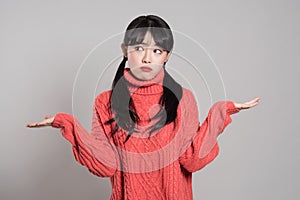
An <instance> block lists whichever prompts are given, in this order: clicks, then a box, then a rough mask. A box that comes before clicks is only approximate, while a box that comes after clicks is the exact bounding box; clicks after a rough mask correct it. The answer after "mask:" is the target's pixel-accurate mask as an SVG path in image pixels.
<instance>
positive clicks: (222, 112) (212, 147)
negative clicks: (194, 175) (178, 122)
mask: <svg viewBox="0 0 300 200" xmlns="http://www.w3.org/2000/svg"><path fill="white" fill-rule="evenodd" d="M188 96H189V98H188V104H187V106H186V108H185V110H186V112H185V113H186V114H185V115H186V119H188V120H187V123H189V121H191V123H189V124H188V125H186V126H187V127H188V128H187V130H188V131H192V132H195V134H193V137H192V138H193V139H192V141H191V142H190V143H189V146H187V148H186V150H185V152H184V153H183V154H182V155H181V156H180V157H179V162H180V164H181V165H182V166H183V167H184V168H185V169H186V170H187V171H189V172H195V171H198V170H200V169H202V168H203V167H205V166H206V165H207V164H209V163H210V162H211V161H213V160H214V159H215V157H216V156H217V155H218V153H219V146H218V143H217V137H218V136H219V135H220V134H221V133H222V132H223V131H224V129H225V128H226V126H228V124H230V123H231V122H232V119H231V116H230V115H232V114H234V113H237V112H239V109H238V108H236V107H235V105H234V103H233V102H231V101H218V102H216V103H215V104H214V105H213V106H212V107H211V108H210V110H209V113H208V115H207V117H206V119H205V121H204V122H203V123H202V124H201V125H200V123H199V119H198V109H197V103H196V101H195V98H194V96H193V94H192V93H191V92H190V94H189V95H188Z"/></svg>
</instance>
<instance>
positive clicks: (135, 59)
mask: <svg viewBox="0 0 300 200" xmlns="http://www.w3.org/2000/svg"><path fill="white" fill-rule="evenodd" d="M127 59H128V60H127V63H128V65H129V67H131V66H136V65H137V64H138V63H139V60H140V58H139V56H138V55H136V54H128V57H127Z"/></svg>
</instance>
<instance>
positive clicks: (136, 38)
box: [124, 27, 174, 52]
mask: <svg viewBox="0 0 300 200" xmlns="http://www.w3.org/2000/svg"><path fill="white" fill-rule="evenodd" d="M147 32H149V33H150V34H151V36H152V38H153V40H154V42H155V44H156V45H157V46H159V47H161V48H162V49H164V50H166V51H168V52H170V51H171V50H172V48H173V43H174V41H173V35H172V32H171V30H170V29H166V28H157V27H147V28H134V29H130V30H127V31H126V34H125V38H124V44H125V45H126V46H132V45H137V44H142V43H143V41H144V39H145V35H146V33H147Z"/></svg>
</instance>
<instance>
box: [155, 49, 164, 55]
mask: <svg viewBox="0 0 300 200" xmlns="http://www.w3.org/2000/svg"><path fill="white" fill-rule="evenodd" d="M153 52H154V53H158V54H161V53H162V52H163V51H162V50H161V49H154V50H153Z"/></svg>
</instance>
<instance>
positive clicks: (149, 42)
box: [141, 31, 156, 46]
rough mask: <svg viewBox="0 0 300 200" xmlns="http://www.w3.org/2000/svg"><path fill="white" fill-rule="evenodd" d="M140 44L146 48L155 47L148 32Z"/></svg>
mask: <svg viewBox="0 0 300 200" xmlns="http://www.w3.org/2000/svg"><path fill="white" fill-rule="evenodd" d="M141 39H142V38H141ZM141 44H143V45H146V46H156V43H155V41H154V39H153V36H152V34H151V33H150V32H149V31H148V32H147V33H146V34H145V36H144V38H143V40H142V43H141Z"/></svg>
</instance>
